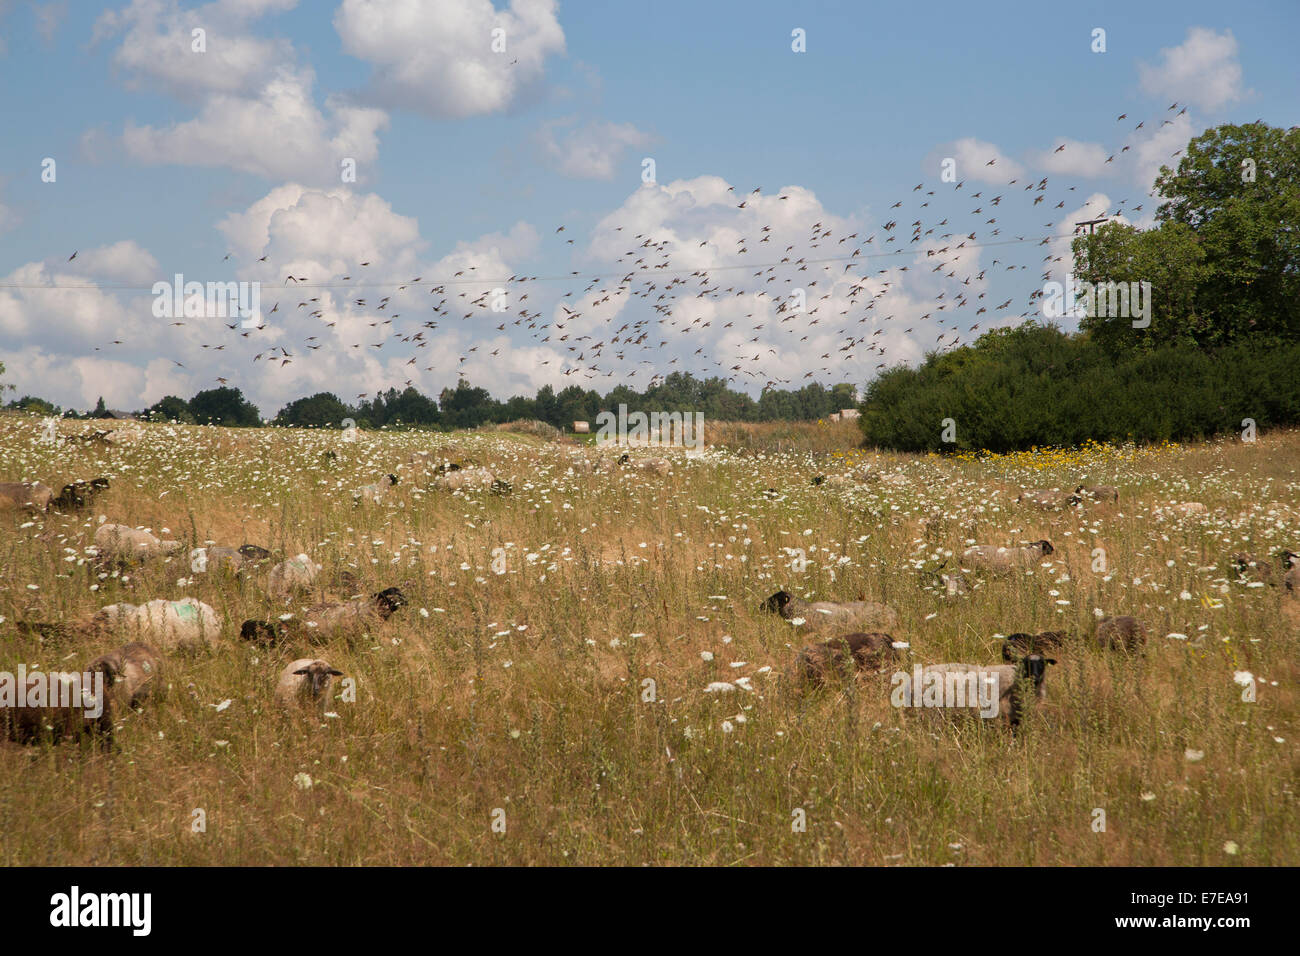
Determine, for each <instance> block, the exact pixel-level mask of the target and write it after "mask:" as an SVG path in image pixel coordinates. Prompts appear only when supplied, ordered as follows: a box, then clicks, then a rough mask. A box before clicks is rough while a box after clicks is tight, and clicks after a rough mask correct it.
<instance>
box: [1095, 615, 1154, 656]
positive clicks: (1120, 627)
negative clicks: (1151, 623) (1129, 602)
mask: <svg viewBox="0 0 1300 956" xmlns="http://www.w3.org/2000/svg"><path fill="white" fill-rule="evenodd" d="M1096 637H1097V643H1098V644H1100V645H1101V646H1102V647H1103V648H1106V649H1109V650H1112V651H1136V650H1137V649H1138V648H1140V647H1141V646H1142V645H1143V644H1144V643H1145V642H1146V639H1147V626H1146V625H1145V624H1143V623H1142V622H1141V621H1139V620H1138V619H1137V618H1135V617H1128V616H1123V617H1104V618H1102V619H1101V620H1100V621H1098V622H1097V635H1096Z"/></svg>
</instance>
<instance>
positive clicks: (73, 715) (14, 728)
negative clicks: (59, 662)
mask: <svg viewBox="0 0 1300 956" xmlns="http://www.w3.org/2000/svg"><path fill="white" fill-rule="evenodd" d="M86 672H87V673H88V674H89V675H90V677H91V680H92V682H93V681H94V679H95V678H94V675H95V674H99V675H101V676H100V680H102V681H103V684H102V685H101V693H100V694H99V696H98V697H96V696H95V688H94V684H93V683H92V684H91V685H90V686H86V685H85V683H84V680H85V675H82V676H81V677H80V678H79V682H81V686H80V688H78V687H77V685H76V684H74V683H71V682H70V681H69V680H68V679H67V678H66V677H65V678H64V680H63V681H62V682H56V679H55V678H54V677H53V676H52V675H50V674H45V673H31V674H28V675H27V676H26V681H25V683H26V686H25V687H23V688H21V690H22V691H23V697H22V699H21V700H20V699H19V698H18V694H17V691H19V690H20V688H18V687H17V686H11V691H12V692H13V693H5V692H3V691H0V737H3V738H4V739H7V740H12V741H14V742H15V743H20V744H38V743H41V742H44V741H49V742H58V741H60V740H80V739H81V738H82V737H90V738H91V739H92V740H95V741H97V742H98V743H99V745H100V747H101V748H102V749H103V750H104V751H105V752H108V751H110V750H112V748H113V699H112V697H111V696H110V695H109V693H108V687H109V686H110V684H111V683H112V681H111V678H110V677H109V674H108V665H107V664H104V663H102V662H94V663H92V664H91V665H90V666H89V667H87V668H86ZM4 683H6V680H5V678H4V677H0V685H3V684H4ZM15 684H16V682H15ZM78 689H79V690H80V695H79V697H78V695H76V694H75V691H77V690H78ZM46 694H48V695H50V696H51V697H53V696H54V695H57V699H45V697H44V695H46ZM38 695H40V696H38ZM74 698H75V699H74ZM41 699H43V700H44V703H43V704H42V705H40V706H19V705H20V704H30V703H32V702H33V701H34V700H41Z"/></svg>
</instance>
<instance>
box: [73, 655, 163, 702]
mask: <svg viewBox="0 0 1300 956" xmlns="http://www.w3.org/2000/svg"><path fill="white" fill-rule="evenodd" d="M90 669H91V670H95V669H99V670H102V671H103V672H104V674H106V675H107V680H108V683H109V686H111V687H112V689H113V693H114V695H115V696H116V697H118V699H119V700H121V701H122V703H124V704H125V705H126V706H128V707H139V706H140V704H142V703H143V702H144V701H146V700H150V699H157V698H158V697H159V696H160V694H161V691H162V687H163V684H162V676H161V675H162V658H161V657H160V656H159V654H158V652H157V651H155V650H154V649H153V648H152V647H150V646H149V645H148V644H141V643H139V642H138V641H133V642H131V643H130V644H126V645H124V646H122V647H119V648H118V649H117V650H115V651H110V652H109V653H107V654H104V655H103V656H102V657H97V658H95V660H93V661H91V662H90Z"/></svg>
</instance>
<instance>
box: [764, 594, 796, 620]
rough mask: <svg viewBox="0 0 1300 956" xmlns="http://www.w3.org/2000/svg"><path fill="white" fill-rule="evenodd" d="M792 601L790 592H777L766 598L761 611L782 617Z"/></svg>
mask: <svg viewBox="0 0 1300 956" xmlns="http://www.w3.org/2000/svg"><path fill="white" fill-rule="evenodd" d="M792 600H793V598H791V597H790V592H788V591H777V592H776V593H775V594H773V595H772V596H771V597H770V598H768V599H767V600H766V601H764V602H763V610H765V611H768V612H770V613H772V614H780V615H781V616H782V617H784V616H785V609H786V608H787V607H788V606H789V604H790V602H791V601H792Z"/></svg>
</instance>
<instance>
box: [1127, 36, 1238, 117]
mask: <svg viewBox="0 0 1300 956" xmlns="http://www.w3.org/2000/svg"><path fill="white" fill-rule="evenodd" d="M1138 72H1139V77H1140V80H1141V83H1142V89H1143V91H1144V92H1146V93H1149V94H1151V95H1152V96H1159V97H1168V98H1169V99H1171V100H1175V101H1181V102H1184V103H1191V104H1193V105H1195V106H1199V107H1201V108H1202V109H1205V110H1216V109H1218V108H1219V107H1221V106H1224V105H1226V104H1228V103H1235V102H1236V101H1237V100H1239V99H1241V98H1242V96H1243V95H1245V90H1244V89H1243V87H1242V73H1241V64H1240V63H1239V62H1238V61H1237V39H1236V37H1234V36H1233V35H1232V31H1231V30H1225V31H1223V33H1215V32H1214V31H1213V30H1210V29H1207V28H1205V27H1192V28H1190V29H1189V30H1188V31H1187V39H1186V40H1184V41H1183V42H1182V44H1180V45H1179V46H1175V47H1166V48H1164V49H1162V50H1161V51H1160V62H1159V63H1158V64H1156V65H1154V66H1152V65H1150V64H1147V63H1142V64H1139V67H1138Z"/></svg>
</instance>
